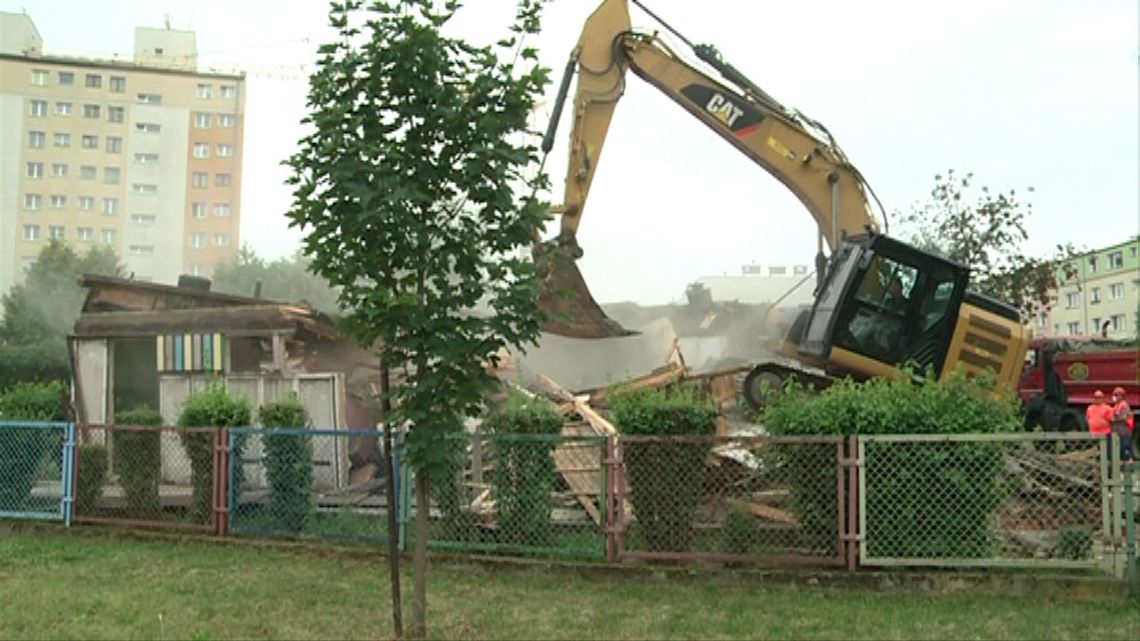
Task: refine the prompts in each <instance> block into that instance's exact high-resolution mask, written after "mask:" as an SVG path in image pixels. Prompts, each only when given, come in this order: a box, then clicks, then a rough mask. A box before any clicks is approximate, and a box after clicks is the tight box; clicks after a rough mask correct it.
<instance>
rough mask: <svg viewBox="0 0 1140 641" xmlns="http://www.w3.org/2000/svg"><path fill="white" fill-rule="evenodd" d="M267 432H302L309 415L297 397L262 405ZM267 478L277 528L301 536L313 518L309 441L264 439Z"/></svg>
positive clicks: (283, 437) (278, 436)
mask: <svg viewBox="0 0 1140 641" xmlns="http://www.w3.org/2000/svg"><path fill="white" fill-rule="evenodd" d="M259 415H260V418H261V424H262V425H264V426H265V427H266V428H304V427H307V426H308V425H309V415H308V413H307V412H305V407H304V406H303V405H301V400H300V399H299V398H297V395H296V394H290V395H288V396H286V397H285V398H284V399H282V400H279V401H277V402H276V403H271V404H269V405H265V406H263V407H262V408H261V410H260V411H259ZM264 444H265V466H266V470H265V471H266V475H267V476H268V477H269V511H270V513H271V514H272V515H273V516H274V518H275V519H276V520H277V522H278V525H279V527H281V528H282V529H284V530H286V531H289V532H301V531H303V530H304V529H305V523H306V521H308V520H309V519H310V518H311V516H312V515H313V503H312V491H313V444H312V437H311V436H309V435H307V434H305V435H298V434H272V433H267V434H266V435H265V437H264Z"/></svg>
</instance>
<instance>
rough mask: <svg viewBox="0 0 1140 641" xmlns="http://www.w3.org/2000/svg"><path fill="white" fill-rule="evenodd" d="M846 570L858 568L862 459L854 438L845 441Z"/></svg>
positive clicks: (857, 443) (856, 439)
mask: <svg viewBox="0 0 1140 641" xmlns="http://www.w3.org/2000/svg"><path fill="white" fill-rule="evenodd" d="M847 457H848V458H847V461H846V463H847V524H846V527H847V537H848V539H847V570H848V571H850V572H854V571H855V570H857V569H858V566H859V548H858V545H859V541H860V540H861V537H860V534H861V533H860V531H859V471H860V470H861V469H862V468H863V458H862V456H861V455H860V452H859V441H858V438H857V437H855V436H850V437H848V439H847Z"/></svg>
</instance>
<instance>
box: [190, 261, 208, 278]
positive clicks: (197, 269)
mask: <svg viewBox="0 0 1140 641" xmlns="http://www.w3.org/2000/svg"><path fill="white" fill-rule="evenodd" d="M205 274H206V270H204V269H202V266H201V265H199V264H198V263H194V264H193V265H191V266H190V275H191V276H204V275H205Z"/></svg>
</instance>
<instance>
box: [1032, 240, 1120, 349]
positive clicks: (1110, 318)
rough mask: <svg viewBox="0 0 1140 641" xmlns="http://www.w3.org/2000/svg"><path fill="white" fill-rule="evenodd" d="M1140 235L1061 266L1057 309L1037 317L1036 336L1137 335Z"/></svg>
mask: <svg viewBox="0 0 1140 641" xmlns="http://www.w3.org/2000/svg"><path fill="white" fill-rule="evenodd" d="M1138 254H1140V236H1137V237H1134V238H1132V239H1131V240H1128V241H1125V242H1123V243H1119V244H1117V245H1110V246H1108V247H1104V248H1102V249H1095V250H1093V251H1090V252H1088V253H1087V254H1083V255H1081V256H1078V257H1076V258H1074V259H1073V260H1071V261H1069V262H1068V263H1066V264H1065V265H1061V266H1059V267H1058V270H1057V282H1058V283H1059V286H1058V287H1057V289H1056V290H1055V291H1053V292H1052V293H1050V304H1051V307H1050V309H1048V310H1039V311H1038V312H1037V314H1036V317H1035V318H1033V319H1032V321H1031V323H1032V328H1033V333H1034V335H1036V336H1043V337H1049V336H1100V335H1102V334H1104V335H1107V336H1108V337H1109V338H1130V337H1135V336H1136V325H1137V323H1138V322H1140V256H1138Z"/></svg>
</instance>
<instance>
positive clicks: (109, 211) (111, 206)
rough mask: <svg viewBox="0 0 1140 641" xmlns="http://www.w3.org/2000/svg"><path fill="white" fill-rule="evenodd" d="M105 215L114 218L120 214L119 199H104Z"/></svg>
mask: <svg viewBox="0 0 1140 641" xmlns="http://www.w3.org/2000/svg"><path fill="white" fill-rule="evenodd" d="M103 213H104V214H106V215H108V216H114V215H115V214H117V213H119V199H118V198H104V199H103Z"/></svg>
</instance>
